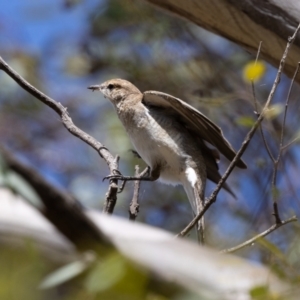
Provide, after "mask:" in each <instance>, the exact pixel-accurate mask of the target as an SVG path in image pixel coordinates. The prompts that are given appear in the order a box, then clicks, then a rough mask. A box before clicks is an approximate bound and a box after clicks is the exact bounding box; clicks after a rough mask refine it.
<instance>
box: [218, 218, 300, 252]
mask: <svg viewBox="0 0 300 300" xmlns="http://www.w3.org/2000/svg"><path fill="white" fill-rule="evenodd" d="M295 221H297V217H296V216H293V217H291V218H290V219H287V220H285V221H282V222H281V223H279V224H277V223H275V224H274V225H272V226H271V227H270V228H269V229H267V230H265V231H264V232H262V233H260V234H258V235H256V236H254V237H253V238H251V239H249V240H248V241H246V242H244V243H242V244H239V245H237V246H235V247H232V248H229V249H224V250H222V251H220V253H232V252H235V251H237V250H240V249H242V248H245V247H247V246H249V245H252V244H253V243H254V242H256V241H257V240H258V239H260V238H262V237H264V236H266V235H268V234H270V233H271V232H273V231H274V230H276V229H277V228H279V227H281V226H283V225H285V224H288V223H291V222H295Z"/></svg>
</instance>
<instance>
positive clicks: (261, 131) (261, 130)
mask: <svg viewBox="0 0 300 300" xmlns="http://www.w3.org/2000/svg"><path fill="white" fill-rule="evenodd" d="M261 45H262V41H260V43H259V46H258V50H257V54H256V58H255V65H256V63H257V60H258V57H259V54H260V50H261ZM251 88H252V94H253V101H254V108H255V112H256V115H257V116H259V114H260V113H259V108H258V101H257V98H256V93H255V85H254V81H253V80H251ZM259 129H260V133H261V136H262V139H263V142H264V145H265V148H266V150H267V152H268V154H269V156H270V158H271V160H272V161H273V162H274V161H275V158H274V157H273V155H272V152H271V150H270V147H269V145H268V143H267V140H266V138H265V135H264V131H263V127H262V124H260V125H259Z"/></svg>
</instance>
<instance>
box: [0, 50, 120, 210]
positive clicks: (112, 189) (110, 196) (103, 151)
mask: <svg viewBox="0 0 300 300" xmlns="http://www.w3.org/2000/svg"><path fill="white" fill-rule="evenodd" d="M0 69H1V70H3V71H4V72H5V73H6V74H7V75H8V76H10V77H11V78H12V79H13V80H14V81H15V82H16V83H17V84H19V85H20V86H21V87H22V88H23V89H24V90H26V91H27V92H28V93H29V94H31V95H32V96H34V97H35V98H36V99H38V100H40V101H41V102H43V103H44V104H46V105H47V106H49V107H51V108H52V109H53V110H54V111H55V112H56V113H57V114H58V115H59V116H60V117H61V119H62V122H63V124H64V126H65V127H66V128H67V130H68V131H69V132H70V133H72V134H73V135H75V136H76V137H78V138H79V139H81V140H82V141H84V142H85V143H87V144H88V145H90V146H91V147H92V148H94V149H95V150H96V151H97V152H98V153H99V154H100V156H101V157H102V158H103V159H104V160H105V162H106V164H107V165H108V167H109V170H110V173H111V174H114V171H115V170H117V169H118V160H117V159H115V158H114V157H113V155H112V154H111V153H110V152H109V151H108V149H107V148H106V147H104V146H103V145H102V144H101V143H100V142H98V141H97V140H96V139H94V138H93V137H92V136H90V135H88V134H87V133H86V132H84V131H83V130H81V129H80V128H78V127H77V126H75V125H74V123H73V121H72V119H71V118H70V116H69V114H68V112H67V108H66V107H64V106H63V105H62V104H61V103H59V102H57V101H55V100H54V99H52V98H50V97H48V96H47V95H45V94H44V93H42V92H41V91H39V90H38V89H37V88H35V87H34V86H32V85H31V84H30V83H29V82H28V81H26V80H25V79H24V78H23V77H22V76H21V75H19V74H18V73H17V72H16V71H15V70H13V69H12V68H11V67H10V66H9V65H8V64H7V63H6V62H5V61H4V60H3V58H2V57H1V56H0ZM117 185H118V181H117V180H111V181H110V185H109V190H108V192H107V194H106V203H109V204H110V206H109V207H107V208H105V212H107V213H112V212H113V209H114V206H115V203H116V199H117V191H118V186H117Z"/></svg>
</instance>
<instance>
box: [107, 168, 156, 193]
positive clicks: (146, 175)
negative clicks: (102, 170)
mask: <svg viewBox="0 0 300 300" xmlns="http://www.w3.org/2000/svg"><path fill="white" fill-rule="evenodd" d="M159 175H160V168H159V167H158V166H156V167H155V168H152V169H150V167H149V166H148V167H147V168H146V169H145V170H144V171H143V172H142V173H140V175H139V176H123V175H122V174H116V175H108V176H105V177H104V178H103V181H104V180H105V179H116V180H123V181H133V180H140V181H155V180H156V179H158V178H159ZM123 189H124V187H123Z"/></svg>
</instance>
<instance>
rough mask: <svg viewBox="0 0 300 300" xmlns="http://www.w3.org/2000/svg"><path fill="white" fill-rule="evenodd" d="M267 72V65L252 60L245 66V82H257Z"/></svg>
mask: <svg viewBox="0 0 300 300" xmlns="http://www.w3.org/2000/svg"><path fill="white" fill-rule="evenodd" d="M265 72H266V65H265V63H264V62H262V61H260V60H258V61H255V60H251V61H249V62H248V63H247V64H246V65H245V66H244V69H243V73H244V80H245V81H246V82H251V81H257V80H259V79H261V78H262V77H263V76H264V74H265Z"/></svg>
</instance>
